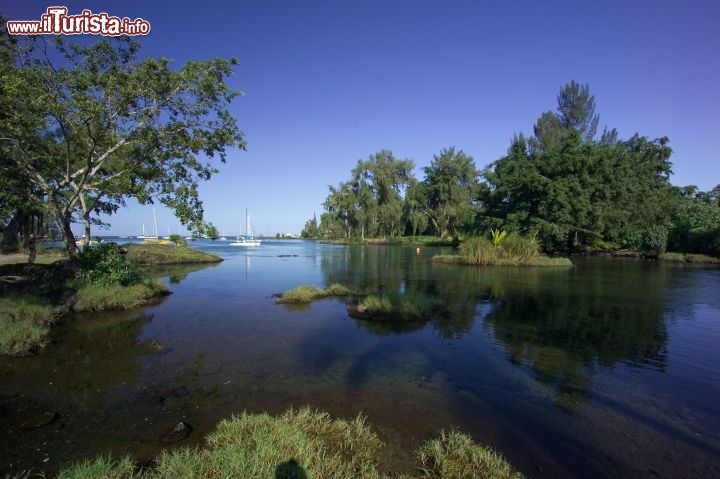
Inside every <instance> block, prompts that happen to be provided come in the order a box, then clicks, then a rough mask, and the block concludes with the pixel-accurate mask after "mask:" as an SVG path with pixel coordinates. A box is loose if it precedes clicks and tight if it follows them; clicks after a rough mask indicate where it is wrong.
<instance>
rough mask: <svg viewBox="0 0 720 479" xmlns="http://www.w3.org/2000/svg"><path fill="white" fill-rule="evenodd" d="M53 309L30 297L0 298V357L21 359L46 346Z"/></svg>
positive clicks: (53, 315) (53, 316)
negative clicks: (19, 357) (1, 355)
mask: <svg viewBox="0 0 720 479" xmlns="http://www.w3.org/2000/svg"><path fill="white" fill-rule="evenodd" d="M55 318H56V314H55V312H54V310H53V308H52V307H51V306H50V305H48V304H46V303H45V302H44V301H43V300H41V299H39V298H36V297H34V296H29V295H13V296H5V297H3V298H0V354H5V355H20V354H25V353H28V352H30V351H33V350H37V349H40V348H42V347H44V346H45V342H46V338H47V335H48V333H49V332H50V328H49V325H50V324H51V323H52V322H53V321H54V320H55Z"/></svg>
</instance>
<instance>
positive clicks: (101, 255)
mask: <svg viewBox="0 0 720 479" xmlns="http://www.w3.org/2000/svg"><path fill="white" fill-rule="evenodd" d="M77 261H78V264H79V266H80V268H81V271H82V277H83V279H85V280H87V281H89V282H91V283H96V284H99V285H109V284H113V283H118V284H121V285H123V286H127V285H131V284H135V283H137V282H139V281H140V279H141V278H142V274H141V272H140V269H139V268H138V267H137V265H136V264H135V263H134V262H133V261H132V260H130V259H128V258H126V257H125V255H123V254H121V253H120V249H119V247H118V245H117V244H116V243H112V242H110V243H98V244H90V245H88V246H86V247H85V248H83V250H82V252H81V253H80V254H79V255H78V257H77Z"/></svg>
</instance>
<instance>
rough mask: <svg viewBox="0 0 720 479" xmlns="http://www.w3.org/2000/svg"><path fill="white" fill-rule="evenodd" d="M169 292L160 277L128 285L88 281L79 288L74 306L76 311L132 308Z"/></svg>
mask: <svg viewBox="0 0 720 479" xmlns="http://www.w3.org/2000/svg"><path fill="white" fill-rule="evenodd" d="M168 294H170V290H169V289H168V287H167V286H166V285H165V283H163V282H162V281H160V280H159V279H146V280H143V281H142V282H140V283H138V284H132V285H128V286H123V285H120V284H110V285H104V284H99V283H87V284H83V285H82V286H81V287H80V288H79V289H78V292H77V294H76V295H75V300H74V304H73V306H72V308H73V310H75V311H104V310H107V309H132V308H137V307H138V306H142V305H144V304H147V303H148V302H150V301H151V300H153V299H154V298H157V297H159V296H166V295H168Z"/></svg>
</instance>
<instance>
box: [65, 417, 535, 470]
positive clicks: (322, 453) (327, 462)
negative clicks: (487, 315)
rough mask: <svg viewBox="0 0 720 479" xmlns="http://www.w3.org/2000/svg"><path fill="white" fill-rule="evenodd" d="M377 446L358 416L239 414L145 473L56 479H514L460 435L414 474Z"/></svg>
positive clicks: (423, 452)
mask: <svg viewBox="0 0 720 479" xmlns="http://www.w3.org/2000/svg"><path fill="white" fill-rule="evenodd" d="M383 448H384V444H383V443H382V441H381V440H380V439H379V438H378V436H377V434H375V433H374V432H373V431H372V429H371V428H370V426H368V424H367V423H366V422H365V419H364V418H363V417H362V416H357V417H356V418H355V419H352V420H342V419H332V418H331V417H330V416H329V415H328V414H327V413H324V412H319V411H313V410H311V409H309V408H307V407H305V408H301V409H299V410H292V409H291V410H289V411H287V412H285V413H284V414H281V415H279V416H270V415H269V414H267V413H262V414H249V413H246V412H243V413H241V414H240V415H238V416H234V417H233V418H231V419H228V420H224V421H221V422H220V423H219V424H218V426H217V428H216V430H215V431H214V432H213V433H211V434H210V435H209V436H208V438H207V442H206V445H205V447H203V448H181V449H175V450H172V451H164V452H163V453H162V454H160V456H159V457H157V458H156V460H155V462H154V465H153V466H152V468H149V469H139V468H138V467H136V466H135V465H134V464H133V463H132V461H131V460H130V459H129V458H124V459H120V460H112V459H109V458H103V457H99V458H96V459H92V460H87V461H84V462H82V463H78V464H74V465H70V466H67V467H66V468H65V469H63V470H62V471H61V472H60V474H59V476H58V477H59V478H60V479H69V478H78V477H87V478H94V477H113V478H115V479H131V478H132V479H136V478H147V479H151V478H169V477H178V478H186V477H187V478H190V477H202V478H208V479H213V478H221V477H244V478H269V477H276V478H294V479H300V478H310V477H311V478H314V479H342V478H348V479H350V478H358V479H390V478H391V477H394V478H396V479H412V478H418V479H461V478H462V479H465V478H470V477H472V478H495V479H521V478H522V475H521V474H519V473H517V472H513V470H512V468H511V466H510V465H509V464H508V463H507V462H506V461H505V460H504V459H503V458H502V456H500V455H499V454H497V453H496V452H494V451H492V450H491V449H488V448H485V447H482V446H480V445H477V444H475V443H474V442H473V441H472V439H471V438H470V437H469V436H467V435H465V434H462V433H460V432H457V431H452V432H450V433H445V432H442V433H441V436H440V438H438V439H435V440H432V441H429V442H427V443H425V444H423V445H422V446H421V447H420V448H419V449H418V450H417V452H416V454H415V459H416V461H417V465H418V470H419V471H420V472H419V473H418V474H417V475H413V476H409V475H405V474H403V475H399V476H398V475H387V474H385V473H383V472H382V470H381V469H382V464H380V457H381V456H382V454H381V453H382V450H383Z"/></svg>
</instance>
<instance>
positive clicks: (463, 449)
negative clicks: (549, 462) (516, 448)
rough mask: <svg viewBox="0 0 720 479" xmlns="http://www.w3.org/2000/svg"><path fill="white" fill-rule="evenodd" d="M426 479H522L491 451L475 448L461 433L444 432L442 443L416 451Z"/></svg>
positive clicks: (436, 442) (435, 443) (442, 433)
mask: <svg viewBox="0 0 720 479" xmlns="http://www.w3.org/2000/svg"><path fill="white" fill-rule="evenodd" d="M417 456H418V459H419V460H420V462H421V463H422V470H423V472H424V476H423V477H424V478H426V479H467V478H492V479H521V478H522V477H523V476H522V474H520V473H517V472H513V470H512V468H511V467H510V464H508V463H507V462H506V461H505V459H503V457H502V456H501V455H499V454H497V453H496V452H495V451H493V450H492V449H489V448H486V447H482V446H478V445H477V444H474V443H473V441H472V439H471V438H470V437H469V436H467V435H465V434H462V433H460V432H457V431H451V432H450V433H448V434H446V433H445V432H444V431H443V432H441V434H440V438H439V439H434V440H432V441H429V442H427V443H425V444H423V445H422V446H421V447H420V448H419V449H418V451H417Z"/></svg>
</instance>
